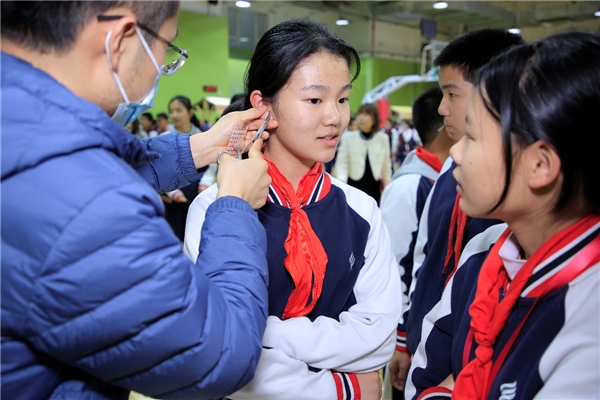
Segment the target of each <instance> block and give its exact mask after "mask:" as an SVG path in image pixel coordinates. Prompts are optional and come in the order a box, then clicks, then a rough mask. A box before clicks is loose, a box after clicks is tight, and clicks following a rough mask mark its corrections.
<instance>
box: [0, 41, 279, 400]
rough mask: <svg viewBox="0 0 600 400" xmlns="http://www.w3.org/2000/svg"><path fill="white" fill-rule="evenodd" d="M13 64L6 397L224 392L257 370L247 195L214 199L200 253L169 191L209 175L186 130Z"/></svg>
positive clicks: (5, 104)
mask: <svg viewBox="0 0 600 400" xmlns="http://www.w3.org/2000/svg"><path fill="white" fill-rule="evenodd" d="M1 68H2V71H1V73H2V103H1V106H2V115H1V118H2V120H1V129H2V130H1V135H2V150H1V151H2V154H1V155H2V160H1V163H2V164H1V166H2V170H1V174H2V186H1V193H2V210H1V222H2V225H1V231H2V248H1V262H2V347H1V352H2V354H1V356H2V398H3V399H43V398H52V399H58V398H67V399H74V398H76V399H83V398H85V399H106V398H111V399H113V398H127V396H128V391H129V390H136V391H138V392H141V393H144V394H147V395H150V396H152V397H158V398H214V397H220V396H223V395H225V394H228V393H231V392H234V391H236V390H237V389H239V388H240V387H242V386H243V385H244V384H246V383H247V382H248V381H249V380H250V379H251V378H252V376H253V373H254V369H255V366H256V363H257V361H258V358H259V354H260V346H261V338H262V334H263V331H264V328H265V320H266V314H267V312H266V304H267V290H266V282H267V261H266V258H265V252H266V235H265V232H264V228H263V227H262V225H261V224H260V223H259V221H258V219H257V216H256V213H255V212H254V211H253V210H252V209H251V207H250V205H249V204H248V203H246V202H244V201H242V200H240V199H238V198H234V197H225V198H222V199H220V200H219V201H217V202H215V203H214V204H213V206H211V208H210V209H209V210H208V213H207V216H206V223H205V224H204V226H203V228H202V229H203V231H202V237H203V238H205V240H204V241H203V243H202V244H201V245H200V257H199V258H198V262H197V264H196V265H193V264H192V263H191V262H190V260H189V259H188V258H187V257H186V256H185V255H184V253H183V252H182V250H181V243H180V242H179V241H178V240H177V239H176V237H175V236H174V234H173V233H172V231H171V229H170V228H169V226H168V224H167V223H166V222H165V220H164V218H163V216H164V207H163V205H162V202H161V201H160V199H159V197H158V194H157V192H156V190H168V189H174V186H176V185H181V184H183V183H185V182H186V181H187V180H191V179H197V178H198V173H197V172H196V171H195V169H194V168H193V161H192V160H191V155H190V151H189V138H188V137H187V136H185V135H165V136H161V137H158V138H155V139H152V140H150V141H149V142H140V141H139V140H138V139H136V138H135V137H134V136H133V135H131V134H129V133H128V132H126V131H125V130H124V129H122V128H121V127H119V126H118V125H117V124H115V123H114V122H113V121H112V120H111V119H110V118H109V117H108V116H107V115H106V113H105V112H104V111H102V110H101V109H100V108H99V107H98V106H96V105H94V104H92V103H89V102H87V101H84V100H82V99H80V98H78V97H76V96H75V95H73V94H72V93H71V92H69V91H68V90H67V89H66V88H65V87H63V86H62V85H61V84H59V83H58V82H56V81H55V80H54V79H52V78H51V77H50V76H48V75H47V74H46V73H44V72H42V71H40V70H38V69H35V68H33V67H32V66H31V65H30V64H28V63H26V62H23V61H22V60H19V59H17V58H14V57H12V56H10V55H8V54H5V53H2V65H1ZM186 146H187V147H186ZM153 151H157V152H156V153H154V152H153ZM153 154H154V157H158V156H159V155H160V157H159V158H156V159H154V160H153V161H152V162H148V161H149V160H150V158H152V157H153ZM180 155H182V156H180ZM178 157H184V159H182V160H179V161H180V163H179V166H178V167H177V168H178V169H177V170H176V167H175V165H176V161H177V158H178ZM186 157H187V158H186ZM160 164H162V166H161V165H160ZM134 167H136V168H137V170H136V168H134ZM161 172H162V173H161ZM140 173H141V174H142V175H145V177H146V178H147V179H143V178H142V177H141V176H140ZM148 180H149V181H150V182H151V183H152V184H153V185H154V188H153V187H152V186H151V185H150V184H148V182H147V181H148Z"/></svg>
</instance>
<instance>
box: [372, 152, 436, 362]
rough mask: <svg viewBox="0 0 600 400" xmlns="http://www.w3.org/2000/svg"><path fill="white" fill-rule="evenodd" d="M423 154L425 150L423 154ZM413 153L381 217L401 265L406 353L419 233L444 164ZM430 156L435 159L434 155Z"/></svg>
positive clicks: (389, 190) (402, 347) (387, 194)
mask: <svg viewBox="0 0 600 400" xmlns="http://www.w3.org/2000/svg"><path fill="white" fill-rule="evenodd" d="M422 151H423V150H422ZM420 154H421V152H419V154H417V150H416V149H415V150H413V151H411V152H410V153H409V154H408V156H407V157H406V159H405V160H404V163H403V164H402V165H401V167H400V168H399V169H398V170H397V171H396V172H395V173H394V175H393V176H392V183H390V184H389V185H388V186H386V188H385V189H384V191H383V194H382V196H381V205H380V208H381V214H382V217H383V221H384V222H385V225H386V227H387V229H388V231H389V232H390V240H391V244H392V251H393V252H394V256H395V257H396V262H397V263H398V269H399V273H400V279H401V283H402V308H403V309H404V313H405V315H403V318H402V319H401V320H400V322H399V324H398V332H397V337H396V350H398V351H407V350H406V326H405V321H406V319H405V318H406V317H407V316H408V315H407V314H406V310H407V307H408V304H409V300H408V290H409V288H410V286H411V281H412V267H413V254H414V249H415V244H416V241H417V231H418V229H419V223H420V220H421V215H422V213H423V209H424V207H425V202H426V200H427V196H428V195H429V192H430V191H431V188H432V187H433V184H434V183H435V180H436V179H437V177H438V175H439V167H440V166H441V163H440V162H439V160H437V159H436V161H437V163H438V164H436V165H434V166H432V163H431V162H427V161H426V159H423V158H421V157H419V155H420ZM428 155H430V156H433V157H435V156H434V155H433V154H431V153H428Z"/></svg>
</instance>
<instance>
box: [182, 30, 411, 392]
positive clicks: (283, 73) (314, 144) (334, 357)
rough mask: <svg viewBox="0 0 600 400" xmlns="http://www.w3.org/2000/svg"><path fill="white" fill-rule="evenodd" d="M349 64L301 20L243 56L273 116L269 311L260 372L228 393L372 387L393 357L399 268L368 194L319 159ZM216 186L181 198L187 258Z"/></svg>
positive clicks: (249, 93)
mask: <svg viewBox="0 0 600 400" xmlns="http://www.w3.org/2000/svg"><path fill="white" fill-rule="evenodd" d="M359 63H360V60H359V57H358V54H357V53H356V51H355V50H354V49H353V48H352V47H350V46H349V45H348V44H346V43H345V42H344V41H342V40H341V39H340V38H338V37H336V36H334V35H333V34H332V33H331V31H329V29H328V28H327V27H326V26H324V25H322V24H319V23H316V22H311V21H305V20H292V21H286V22H283V23H280V24H279V25H276V26H275V27H273V28H272V29H270V30H269V31H267V32H266V33H265V34H264V35H263V37H262V38H261V40H260V41H259V42H258V44H257V47H256V51H255V52H254V55H253V57H252V59H251V61H250V64H249V67H248V72H247V75H246V82H245V93H246V100H245V106H246V108H248V107H252V106H260V105H262V104H264V105H266V106H267V107H268V109H269V110H270V112H271V115H272V117H273V118H274V119H275V120H276V121H277V122H279V125H278V128H277V129H276V130H271V131H270V132H269V133H270V135H269V140H268V141H267V142H266V144H265V148H264V157H265V159H266V160H267V162H268V163H269V174H270V175H271V177H272V178H273V182H272V184H271V189H270V193H269V200H268V202H267V204H266V205H265V206H264V207H262V208H261V209H260V210H259V211H258V215H259V219H260V220H261V222H262V223H263V224H264V226H265V228H266V231H267V240H268V249H267V259H268V260H269V314H270V316H269V318H268V321H267V331H266V333H265V335H264V336H263V346H264V347H263V352H262V354H261V358H260V360H259V368H258V371H257V373H256V374H255V376H254V379H253V381H252V382H251V383H250V384H248V385H247V386H246V387H245V388H243V389H242V390H241V391H238V392H236V393H234V394H233V395H230V396H228V397H230V398H232V399H277V400H279V399H294V400H302V399H306V400H315V399H357V398H359V397H360V398H361V399H363V400H367V399H369V400H375V399H379V398H380V395H381V383H380V380H379V374H378V372H377V371H378V370H380V369H381V368H382V367H384V366H385V365H386V364H387V363H388V361H389V360H390V358H391V357H392V354H393V350H394V338H395V330H396V326H397V323H398V319H399V318H400V312H401V310H400V297H401V294H400V279H399V276H398V268H397V267H396V265H395V262H394V256H393V254H392V252H391V249H390V244H389V237H388V233H387V230H386V229H385V226H384V225H383V221H382V220H381V214H380V212H379V209H378V207H377V205H376V203H375V201H374V200H373V199H372V198H370V197H369V196H368V195H366V194H365V193H363V192H361V191H360V190H357V189H355V188H352V187H350V186H348V185H346V184H344V183H342V182H340V181H338V180H336V179H332V178H331V176H330V175H329V174H327V173H325V172H324V171H323V166H322V163H324V162H327V161H329V160H331V158H333V155H334V153H335V149H336V145H337V144H338V141H339V140H340V136H341V134H342V132H343V131H344V129H345V128H346V124H347V123H348V120H349V117H350V106H349V101H348V97H349V96H350V92H351V87H352V85H351V83H352V81H353V80H354V78H356V76H357V75H358V73H359V71H360V64H359ZM355 65H356V71H355V72H354V74H353V75H351V74H350V68H351V67H353V66H355ZM384 139H385V140H386V141H387V138H384ZM215 194H216V188H215V187H214V186H213V187H211V188H208V189H207V190H205V191H204V192H202V193H201V194H200V195H199V196H198V197H197V198H196V200H195V201H194V203H193V204H192V207H191V208H190V213H189V217H188V226H187V231H186V238H185V244H184V248H185V251H186V252H187V253H188V254H189V255H190V257H191V259H192V260H194V259H196V257H197V256H198V250H197V249H198V243H199V242H200V235H199V233H200V227H201V226H202V223H203V221H204V218H205V212H206V209H207V207H209V206H210V204H211V203H212V202H213V201H214V199H215ZM359 393H360V394H359Z"/></svg>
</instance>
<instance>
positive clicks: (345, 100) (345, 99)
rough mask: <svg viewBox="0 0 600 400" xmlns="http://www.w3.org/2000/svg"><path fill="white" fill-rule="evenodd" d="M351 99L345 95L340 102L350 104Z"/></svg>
mask: <svg viewBox="0 0 600 400" xmlns="http://www.w3.org/2000/svg"><path fill="white" fill-rule="evenodd" d="M349 101H350V99H349V98H348V97H343V98H341V99H340V104H348V102H349Z"/></svg>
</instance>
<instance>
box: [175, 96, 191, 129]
mask: <svg viewBox="0 0 600 400" xmlns="http://www.w3.org/2000/svg"><path fill="white" fill-rule="evenodd" d="M169 115H170V117H171V121H173V125H175V128H177V129H181V128H184V127H186V126H187V124H188V123H189V122H190V120H191V119H192V115H194V110H188V109H187V108H185V106H184V105H183V103H182V102H180V101H179V100H173V101H172V102H170V103H169Z"/></svg>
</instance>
